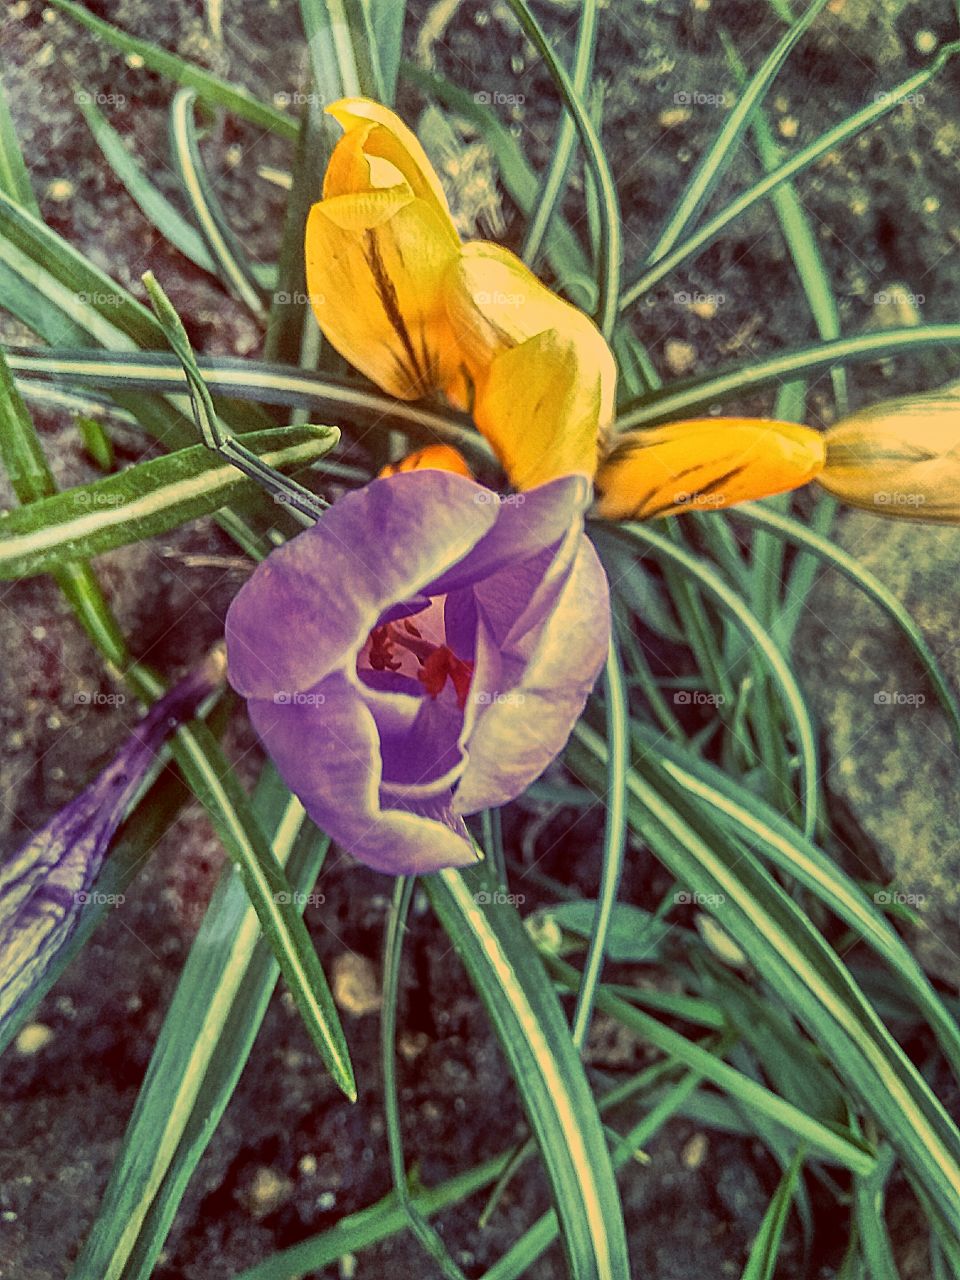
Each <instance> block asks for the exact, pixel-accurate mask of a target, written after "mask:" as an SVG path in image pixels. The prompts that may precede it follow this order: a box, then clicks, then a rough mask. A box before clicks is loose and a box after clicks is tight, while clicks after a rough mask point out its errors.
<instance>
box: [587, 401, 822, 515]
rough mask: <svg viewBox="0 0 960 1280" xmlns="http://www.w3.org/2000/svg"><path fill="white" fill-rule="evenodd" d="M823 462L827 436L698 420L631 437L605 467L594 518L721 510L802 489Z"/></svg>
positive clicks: (750, 422)
mask: <svg viewBox="0 0 960 1280" xmlns="http://www.w3.org/2000/svg"><path fill="white" fill-rule="evenodd" d="M823 459H824V443H823V436H822V435H821V434H820V432H819V431H814V430H812V429H811V428H810V427H802V426H798V425H797V424H796V423H793V422H775V421H772V420H769V419H767V418H696V419H692V420H691V421H689V422H671V423H669V424H668V425H666V426H663V427H652V428H650V429H648V430H640V431H631V432H629V433H626V434H624V435H622V436H620V437H619V439H617V441H616V443H615V444H614V445H613V447H612V448H611V449H610V452H609V453H608V454H607V456H606V458H605V459H604V461H603V463H602V464H601V467H600V471H599V473H598V475H597V501H596V504H595V506H594V515H597V516H600V517H602V518H604V519H607V520H650V519H652V518H653V517H654V516H672V515H678V514H679V513H680V512H682V511H691V510H706V511H716V510H718V509H719V508H721V507H731V506H733V505H734V504H735V503H738V502H750V501H752V500H753V499H756V498H765V497H768V496H769V495H770V494H774V493H783V492H784V491H785V490H787V489H796V488H798V487H799V486H800V485H803V484H806V483H807V481H808V480H811V479H812V478H813V477H814V476H815V475H816V474H817V473H818V472H819V471H820V469H821V467H822V466H823Z"/></svg>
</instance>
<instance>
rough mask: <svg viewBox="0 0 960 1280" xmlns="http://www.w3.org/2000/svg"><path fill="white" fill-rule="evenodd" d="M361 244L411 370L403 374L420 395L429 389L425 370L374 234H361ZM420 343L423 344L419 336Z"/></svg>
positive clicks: (370, 232)
mask: <svg viewBox="0 0 960 1280" xmlns="http://www.w3.org/2000/svg"><path fill="white" fill-rule="evenodd" d="M363 242H364V256H365V258H366V260H367V265H368V266H369V267H370V271H371V273H372V274H373V280H374V284H375V285H376V289H377V294H378V295H379V298H380V301H381V302H382V303H383V309H384V312H385V313H386V317H387V319H388V320H389V322H390V327H391V328H392V329H393V331H394V333H395V334H396V335H397V337H398V338H399V339H400V343H401V345H402V347H403V350H404V352H405V353H406V357H407V360H408V361H409V362H410V368H409V369H405V370H404V372H405V373H406V374H407V376H408V378H410V381H411V385H412V386H413V387H418V388H419V389H420V390H421V392H423V393H426V392H427V391H428V390H429V386H430V384H429V381H428V368H427V367H424V366H423V365H421V363H420V359H419V357H418V356H417V351H416V348H415V347H414V345H413V340H412V339H411V337H410V331H409V329H408V328H407V324H406V321H405V320H404V318H403V315H402V313H401V311H400V304H399V302H398V300H397V290H396V287H395V285H394V283H393V281H392V280H391V279H390V277H389V276H388V275H387V271H386V268H385V267H384V265H383V257H382V256H381V253H380V246H379V244H378V243H377V236H376V232H375V231H369V230H368V231H365V232H364V233H363ZM421 341H423V338H422V335H421ZM398 364H400V367H401V368H402V367H403V363H402V361H398ZM411 370H412V376H411Z"/></svg>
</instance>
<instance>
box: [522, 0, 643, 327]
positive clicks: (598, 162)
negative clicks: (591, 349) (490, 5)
mask: <svg viewBox="0 0 960 1280" xmlns="http://www.w3.org/2000/svg"><path fill="white" fill-rule="evenodd" d="M507 4H508V5H509V6H510V8H511V9H512V10H513V13H514V16H515V17H516V19H517V21H518V22H519V24H520V26H521V27H522V29H523V31H524V34H525V35H526V36H527V37H528V39H529V40H530V41H531V42H532V43H533V45H534V47H535V48H536V50H537V52H538V53H539V54H540V56H541V58H543V61H544V63H545V65H546V68H547V70H548V71H549V73H550V76H551V78H552V80H553V83H554V84H555V85H556V88H557V92H558V93H559V95H560V97H561V98H562V99H563V104H564V106H565V107H566V108H567V110H568V111H569V112H570V117H571V119H572V121H573V124H574V127H575V128H576V131H577V134H578V135H579V138H580V144H581V146H582V147H583V151H584V156H585V158H586V162H587V165H588V166H589V168H590V172H591V173H592V175H593V180H594V182H595V183H596V186H597V200H598V212H599V220H600V243H599V246H598V253H597V287H598V294H597V307H596V313H595V314H596V321H597V325H598V327H599V329H600V331H601V333H602V334H603V335H604V337H605V338H608V339H609V338H611V337H612V335H613V328H614V324H615V323H616V318H617V305H618V302H619V298H620V266H621V262H620V259H621V256H622V253H623V244H622V240H621V235H622V229H621V224H620V200H619V197H618V196H617V188H616V184H615V183H614V181H613V174H612V173H611V172H610V162H609V160H608V159H607V155H606V152H605V151H604V149H603V143H602V142H601V141H600V136H599V134H598V133H597V130H596V129H595V128H594V124H593V121H592V120H591V118H590V113H589V111H588V110H587V107H586V105H585V103H584V102H583V99H582V97H581V95H580V94H579V93H578V92H577V89H576V87H575V86H574V84H573V82H572V81H571V79H570V76H569V75H568V74H567V70H566V68H565V67H564V65H563V63H562V62H561V61H560V59H559V58H558V57H557V55H556V53H555V52H554V49H553V46H552V45H551V43H550V41H549V40H548V39H547V37H546V35H545V34H544V31H543V28H542V27H541V26H540V23H539V22H538V21H537V19H536V17H535V16H534V14H533V12H532V10H531V9H530V6H529V5H528V4H527V0H507Z"/></svg>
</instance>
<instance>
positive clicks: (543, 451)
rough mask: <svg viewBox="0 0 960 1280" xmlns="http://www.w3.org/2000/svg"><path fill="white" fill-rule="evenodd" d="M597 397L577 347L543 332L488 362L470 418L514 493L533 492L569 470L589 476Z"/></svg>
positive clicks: (593, 376)
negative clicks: (497, 460)
mask: <svg viewBox="0 0 960 1280" xmlns="http://www.w3.org/2000/svg"><path fill="white" fill-rule="evenodd" d="M601 399H602V389H601V385H600V378H599V376H598V374H597V373H596V371H595V370H593V371H591V370H584V369H581V368H580V366H579V364H578V360H577V348H576V344H575V342H573V341H571V340H570V339H569V338H568V337H566V336H565V335H562V334H559V333H558V332H557V331H556V329H548V330H547V331H546V332H545V333H539V334H537V335H536V337H533V338H530V339H528V340H527V341H526V342H522V343H521V344H520V345H519V346H516V347H509V348H507V349H506V350H504V351H502V352H501V353H500V354H499V355H497V356H496V357H495V358H494V359H493V361H492V363H491V364H490V367H489V369H488V370H487V372H486V374H485V375H484V376H483V377H482V378H481V379H480V380H479V381H478V382H477V384H476V393H475V399H474V405H473V417H474V421H475V422H476V424H477V427H478V429H479V430H480V431H481V433H482V434H483V435H484V437H485V438H486V439H487V440H488V441H489V442H490V444H491V445H492V446H493V449H494V452H495V453H496V455H497V457H498V458H499V459H500V462H501V465H502V466H503V469H504V471H505V472H506V473H507V475H508V477H509V478H510V483H511V484H512V485H513V486H514V488H516V489H532V488H533V487H534V486H535V485H538V484H545V483H546V481H548V480H553V479H555V478H556V477H557V476H565V475H570V474H572V473H573V472H581V473H582V474H583V475H586V476H587V477H588V478H590V479H592V478H593V475H594V473H595V472H596V469H597V456H598V436H597V423H598V421H599V417H600V405H601Z"/></svg>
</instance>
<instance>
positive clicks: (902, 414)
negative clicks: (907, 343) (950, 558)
mask: <svg viewBox="0 0 960 1280" xmlns="http://www.w3.org/2000/svg"><path fill="white" fill-rule="evenodd" d="M826 446H827V460H826V466H825V467H824V469H823V471H822V472H821V473H820V475H819V476H818V477H817V483H818V484H820V485H822V486H823V488H824V489H826V490H827V492H828V493H832V494H833V495H834V497H836V498H840V499H841V501H843V502H847V503H850V504H851V505H852V506H854V507H862V508H864V509H865V510H867V511H872V512H874V513H875V514H876V515H882V516H894V517H896V518H899V519H901V520H920V521H925V522H930V523H943V524H956V523H960V396H956V395H953V396H950V395H932V396H917V397H913V398H908V399H903V400H888V401H885V402H883V403H881V404H876V405H873V406H872V407H871V408H869V409H862V410H860V411H859V412H858V413H854V414H851V415H850V417H848V418H844V419H842V420H841V421H840V422H838V423H836V424H835V425H834V426H832V427H831V428H830V429H829V430H828V431H827V433H826Z"/></svg>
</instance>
